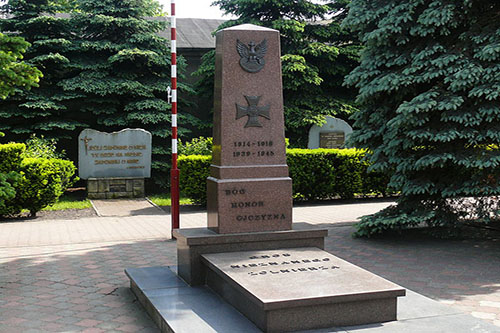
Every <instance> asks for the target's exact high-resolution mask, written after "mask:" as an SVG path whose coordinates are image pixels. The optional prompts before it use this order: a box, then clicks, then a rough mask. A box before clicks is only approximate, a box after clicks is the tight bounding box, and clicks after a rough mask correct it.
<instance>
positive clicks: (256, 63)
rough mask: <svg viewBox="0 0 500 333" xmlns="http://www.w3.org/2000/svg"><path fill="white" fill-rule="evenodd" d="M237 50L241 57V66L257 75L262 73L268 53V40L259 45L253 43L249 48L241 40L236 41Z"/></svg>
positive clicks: (249, 44)
mask: <svg viewBox="0 0 500 333" xmlns="http://www.w3.org/2000/svg"><path fill="white" fill-rule="evenodd" d="M236 49H237V50H238V54H239V55H240V57H241V59H240V66H241V68H243V69H244V70H246V71H247V72H250V73H257V72H258V71H260V70H261V69H262V68H263V67H264V65H265V64H266V62H265V61H264V56H265V55H266V52H267V40H266V39H264V40H263V41H262V42H260V43H259V44H257V45H255V42H253V41H251V42H250V43H248V46H247V45H245V44H243V43H242V42H241V41H240V40H239V39H238V40H236Z"/></svg>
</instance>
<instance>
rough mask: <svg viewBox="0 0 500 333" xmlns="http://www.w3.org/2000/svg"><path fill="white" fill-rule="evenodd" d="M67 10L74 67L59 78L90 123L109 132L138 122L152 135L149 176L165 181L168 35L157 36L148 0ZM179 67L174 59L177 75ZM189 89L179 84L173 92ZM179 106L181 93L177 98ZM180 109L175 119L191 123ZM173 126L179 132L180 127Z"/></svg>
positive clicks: (111, 0) (87, 3) (89, 0)
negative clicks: (70, 74)
mask: <svg viewBox="0 0 500 333" xmlns="http://www.w3.org/2000/svg"><path fill="white" fill-rule="evenodd" d="M77 3H78V9H79V10H78V11H75V12H73V13H72V17H71V23H72V24H73V25H74V28H75V34H76V37H75V39H74V41H73V45H74V46H73V49H72V53H71V66H72V67H73V68H74V70H75V71H76V72H77V74H76V75H74V76H73V77H71V78H69V79H67V80H64V81H63V82H61V84H60V85H61V87H62V88H64V90H65V91H66V92H71V93H73V94H75V95H81V96H82V98H80V99H78V104H79V108H80V110H81V111H83V113H84V114H85V115H86V117H88V118H89V119H87V121H88V123H89V125H90V127H92V128H95V129H98V130H101V131H106V132H111V131H116V130H120V129H123V128H127V127H128V128H144V129H146V130H148V131H150V132H151V133H152V135H153V163H152V168H153V170H152V171H153V175H152V176H153V178H155V181H156V182H157V183H162V185H165V182H167V181H168V179H169V177H168V169H169V161H170V140H169V137H170V104H168V103H167V101H166V100H165V98H166V91H167V87H168V86H169V85H170V50H169V47H168V41H167V40H166V39H164V38H162V37H159V36H158V33H159V32H160V31H161V30H163V29H166V24H165V20H162V19H161V18H159V17H156V18H157V19H146V18H145V17H148V16H158V15H160V14H161V12H160V11H159V7H158V3H157V2H156V1H151V0H119V1H116V0H104V1H101V0H78V1H77ZM184 67H185V62H184V61H183V59H182V58H181V59H179V61H178V71H179V73H180V74H179V75H178V76H179V77H180V78H182V72H183V69H184ZM189 91H190V89H189V87H187V86H186V85H184V84H179V95H180V96H182V95H185V94H186V93H187V92H189ZM179 102H180V108H182V107H183V105H185V104H184V103H185V99H184V100H180V101H179ZM194 121H195V119H194V117H192V116H191V115H189V114H186V113H182V114H180V115H179V123H184V124H186V123H187V124H192V123H193V122H194ZM185 131H186V129H185V128H179V134H182V133H183V132H185Z"/></svg>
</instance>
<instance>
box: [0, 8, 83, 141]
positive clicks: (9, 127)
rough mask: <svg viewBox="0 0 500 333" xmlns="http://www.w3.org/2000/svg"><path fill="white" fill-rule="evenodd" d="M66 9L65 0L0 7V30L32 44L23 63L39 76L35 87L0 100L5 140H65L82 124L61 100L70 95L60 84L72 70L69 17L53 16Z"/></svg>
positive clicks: (0, 123) (1, 128) (70, 97)
mask: <svg viewBox="0 0 500 333" xmlns="http://www.w3.org/2000/svg"><path fill="white" fill-rule="evenodd" d="M69 8H71V6H70V5H69V4H68V3H67V2H66V1H52V0H9V1H8V2H7V3H6V4H5V5H3V6H2V8H1V9H2V13H4V14H5V15H6V16H7V17H8V19H2V20H0V28H1V30H2V31H4V32H8V33H9V34H13V35H18V36H21V37H23V38H24V39H25V40H26V41H27V42H29V43H30V44H31V47H30V48H28V50H27V52H26V54H25V57H24V58H25V62H26V63H27V64H29V65H33V66H36V67H37V68H38V69H39V70H40V71H41V72H42V73H43V78H42V79H41V80H40V82H39V87H38V88H34V89H31V90H30V91H26V90H18V91H16V93H15V94H13V95H11V96H10V97H9V98H7V99H6V100H4V101H1V102H0V130H3V131H4V132H5V133H6V134H7V136H6V138H7V139H8V140H20V141H24V140H26V139H27V138H28V137H29V136H30V135H31V134H32V133H37V134H41V135H45V136H46V137H50V138H68V139H69V138H71V136H72V132H73V131H74V130H75V129H77V128H79V127H82V126H84V124H82V123H80V122H79V121H76V120H73V119H71V118H69V117H67V112H68V108H67V106H66V105H65V101H67V100H69V99H72V98H74V96H73V95H72V94H68V93H65V92H63V91H62V89H61V88H60V87H59V86H58V84H59V82H60V80H61V79H63V78H64V77H66V76H67V75H68V73H69V71H70V69H69V67H68V64H69V62H70V61H69V59H68V58H67V56H66V52H67V51H68V48H69V46H70V44H71V42H70V38H71V35H70V27H69V22H68V18H67V17H66V18H64V17H56V16H55V15H54V14H55V13H56V12H58V11H66V10H68V9H69Z"/></svg>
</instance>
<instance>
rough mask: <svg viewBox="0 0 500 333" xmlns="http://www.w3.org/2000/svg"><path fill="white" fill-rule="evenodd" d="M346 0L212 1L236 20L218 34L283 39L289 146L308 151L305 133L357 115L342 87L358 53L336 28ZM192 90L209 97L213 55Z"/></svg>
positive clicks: (354, 41) (350, 93)
mask: <svg viewBox="0 0 500 333" xmlns="http://www.w3.org/2000/svg"><path fill="white" fill-rule="evenodd" d="M348 3H349V1H348V0H337V1H325V4H316V3H312V2H311V1H308V0H299V1H290V0H265V1H262V0H216V1H214V3H213V4H214V5H217V6H219V7H220V8H221V9H222V10H223V11H224V12H225V13H226V14H233V15H235V16H237V17H238V18H237V19H236V20H231V21H228V22H226V23H225V24H223V25H222V26H221V27H219V29H221V28H225V27H229V26H234V25H237V24H243V23H251V24H256V25H262V26H266V27H269V28H273V29H277V30H279V31H280V34H281V53H282V58H281V60H282V71H283V89H284V90H283V97H284V104H285V126H286V135H287V137H289V138H290V140H291V144H292V145H293V146H307V130H308V128H309V127H310V126H311V125H312V124H318V125H320V124H322V123H323V122H324V121H325V116H328V115H331V116H339V117H342V118H344V119H347V118H348V116H349V115H350V114H351V113H353V112H354V111H355V110H356V107H355V104H354V98H355V95H356V92H355V90H354V89H348V88H346V87H344V86H343V81H344V77H345V75H347V74H348V73H349V72H350V71H351V70H352V69H353V68H354V67H355V66H357V64H358V53H359V50H360V48H361V46H360V44H359V43H358V42H357V39H356V38H355V36H353V35H352V34H351V33H350V32H349V31H348V30H346V29H344V28H342V27H341V26H340V23H341V22H342V20H343V19H344V17H345V16H346V14H347V11H346V6H347V4H348ZM203 60H204V61H203V63H202V65H201V66H200V69H199V70H198V71H197V74H198V75H200V76H201V78H202V79H201V81H200V82H199V83H198V86H197V87H196V88H197V90H198V91H199V93H201V94H202V95H204V96H205V97H207V96H210V97H211V95H212V92H213V70H214V52H211V53H208V54H206V55H205V56H204V58H203Z"/></svg>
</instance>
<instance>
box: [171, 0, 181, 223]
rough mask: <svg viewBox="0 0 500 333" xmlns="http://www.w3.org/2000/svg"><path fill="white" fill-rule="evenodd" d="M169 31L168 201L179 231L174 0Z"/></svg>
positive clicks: (173, 220)
mask: <svg viewBox="0 0 500 333" xmlns="http://www.w3.org/2000/svg"><path fill="white" fill-rule="evenodd" d="M170 4H171V14H170V30H171V38H170V40H171V46H170V51H171V52H172V58H171V65H172V69H171V74H172V168H171V170H170V199H171V210H170V215H171V217H172V230H174V229H179V169H178V168H177V45H176V42H177V41H176V35H177V34H176V20H175V0H171V2H170Z"/></svg>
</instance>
